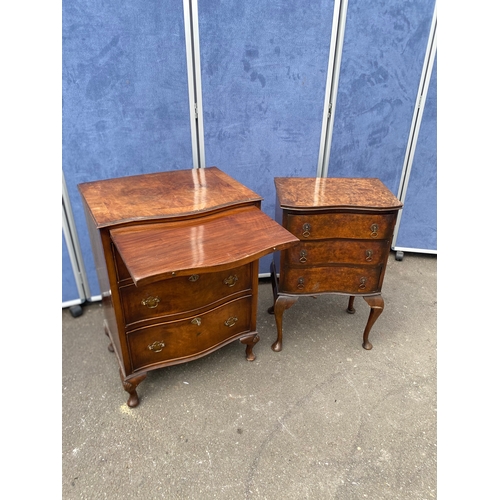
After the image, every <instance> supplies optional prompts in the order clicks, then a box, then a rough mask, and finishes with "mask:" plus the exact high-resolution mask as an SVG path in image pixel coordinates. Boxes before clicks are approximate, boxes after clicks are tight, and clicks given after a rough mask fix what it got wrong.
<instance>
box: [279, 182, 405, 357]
mask: <svg viewBox="0 0 500 500" xmlns="http://www.w3.org/2000/svg"><path fill="white" fill-rule="evenodd" d="M275 186H276V195H277V201H276V220H277V221H278V222H280V223H281V224H282V225H283V227H285V228H286V229H287V230H288V231H290V232H291V233H292V234H294V235H295V236H296V237H297V238H298V239H299V240H300V243H299V244H297V245H294V246H292V247H290V248H288V249H286V250H284V251H281V252H277V253H275V255H274V261H273V262H272V264H271V280H272V285H273V292H274V305H273V306H272V307H271V308H270V309H269V312H270V313H274V314H275V317H276V327H277V331H278V336H277V339H276V342H275V343H274V344H273V346H272V348H273V349H274V350H275V351H280V350H281V349H282V325H283V313H284V311H285V310H286V309H288V308H290V307H291V306H292V305H293V304H295V302H296V301H297V300H298V298H299V297H300V296H301V295H312V296H314V295H318V294H323V293H336V294H344V295H348V296H349V302H348V308H347V312H349V313H354V312H355V310H354V307H353V305H354V298H355V297H356V296H362V297H363V298H364V300H365V301H366V302H367V303H368V304H369V306H370V315H369V318H368V322H367V324H366V328H365V331H364V334H363V347H364V348H365V349H371V348H372V344H371V343H370V342H369V341H368V335H369V333H370V330H371V328H372V326H373V324H374V323H375V321H376V320H377V318H378V317H379V316H380V314H381V313H382V311H383V308H384V301H383V298H382V295H381V290H382V283H383V280H384V274H385V269H386V264H387V259H388V256H389V252H390V245H391V240H392V236H393V232H394V226H395V223H396V218H397V214H398V210H400V209H401V208H402V204H401V202H400V201H399V200H398V199H397V198H396V197H395V196H394V195H393V194H392V192H391V191H390V190H389V189H388V188H387V187H386V186H385V185H384V184H383V183H382V182H381V181H380V180H379V179H374V178H367V179H363V178H359V179H354V178H292V177H287V178H284V177H283V178H275Z"/></svg>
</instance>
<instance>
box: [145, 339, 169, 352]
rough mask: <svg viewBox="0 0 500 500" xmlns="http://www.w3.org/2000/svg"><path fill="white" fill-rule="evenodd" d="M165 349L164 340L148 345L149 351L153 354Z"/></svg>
mask: <svg viewBox="0 0 500 500" xmlns="http://www.w3.org/2000/svg"><path fill="white" fill-rule="evenodd" d="M164 347H165V342H163V340H155V341H154V342H153V343H152V344H149V345H148V349H149V350H150V351H153V352H161V350H162V349H163V348H164Z"/></svg>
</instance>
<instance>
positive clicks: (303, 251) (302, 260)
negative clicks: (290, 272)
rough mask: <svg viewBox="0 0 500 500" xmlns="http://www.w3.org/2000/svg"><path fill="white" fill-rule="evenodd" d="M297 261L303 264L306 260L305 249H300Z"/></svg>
mask: <svg viewBox="0 0 500 500" xmlns="http://www.w3.org/2000/svg"><path fill="white" fill-rule="evenodd" d="M299 262H301V263H302V264H305V263H306V262H307V251H306V250H301V251H300V254H299Z"/></svg>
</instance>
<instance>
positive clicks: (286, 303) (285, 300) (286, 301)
mask: <svg viewBox="0 0 500 500" xmlns="http://www.w3.org/2000/svg"><path fill="white" fill-rule="evenodd" d="M297 300H299V297H290V296H284V295H280V296H278V298H277V299H276V302H275V303H274V317H275V319H276V330H277V331H278V337H277V338H276V342H275V343H274V344H273V345H272V346H271V349H272V350H273V351H275V352H279V351H281V349H282V348H283V313H284V312H285V310H286V309H290V307H292V306H293V305H294V304H295V302H297Z"/></svg>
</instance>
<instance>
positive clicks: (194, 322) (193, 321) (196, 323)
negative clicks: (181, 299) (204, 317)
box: [191, 318, 201, 326]
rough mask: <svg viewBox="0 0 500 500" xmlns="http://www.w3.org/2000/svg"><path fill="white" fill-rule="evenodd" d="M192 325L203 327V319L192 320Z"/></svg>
mask: <svg viewBox="0 0 500 500" xmlns="http://www.w3.org/2000/svg"><path fill="white" fill-rule="evenodd" d="M191 323H192V324H193V325H197V326H200V325H201V318H194V319H192V320H191Z"/></svg>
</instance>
